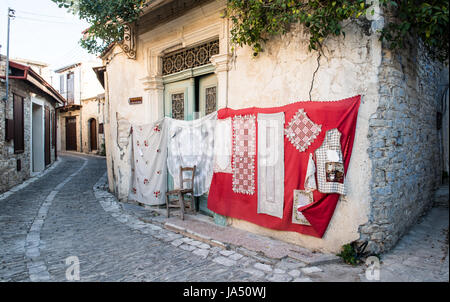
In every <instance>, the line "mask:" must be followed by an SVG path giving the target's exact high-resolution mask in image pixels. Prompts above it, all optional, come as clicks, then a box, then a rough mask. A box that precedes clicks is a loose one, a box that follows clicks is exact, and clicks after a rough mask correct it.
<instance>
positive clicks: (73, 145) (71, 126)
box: [66, 117, 77, 151]
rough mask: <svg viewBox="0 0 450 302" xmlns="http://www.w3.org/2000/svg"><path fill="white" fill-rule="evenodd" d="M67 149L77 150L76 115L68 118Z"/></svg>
mask: <svg viewBox="0 0 450 302" xmlns="http://www.w3.org/2000/svg"><path fill="white" fill-rule="evenodd" d="M66 150H74V151H76V150H77V120H76V118H75V117H67V118H66Z"/></svg>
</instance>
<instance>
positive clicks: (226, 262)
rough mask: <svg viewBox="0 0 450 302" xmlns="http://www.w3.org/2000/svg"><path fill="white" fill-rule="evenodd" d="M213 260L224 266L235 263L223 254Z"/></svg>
mask: <svg viewBox="0 0 450 302" xmlns="http://www.w3.org/2000/svg"><path fill="white" fill-rule="evenodd" d="M213 261H214V262H216V263H219V264H222V265H225V266H234V265H236V261H234V260H231V259H228V258H226V257H223V256H219V257H217V258H214V259H213Z"/></svg>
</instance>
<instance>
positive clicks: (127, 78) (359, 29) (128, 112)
mask: <svg viewBox="0 0 450 302" xmlns="http://www.w3.org/2000/svg"><path fill="white" fill-rule="evenodd" d="M225 6H226V1H222V0H217V1H181V0H173V1H170V0H169V1H154V2H153V3H152V4H151V5H150V6H149V7H147V8H146V10H145V11H144V13H143V15H142V16H141V17H140V18H139V20H138V21H137V22H136V24H131V25H129V26H128V27H127V31H126V33H125V35H126V37H125V39H124V42H122V43H117V44H114V45H111V46H110V47H109V49H108V50H107V51H105V52H104V53H103V55H102V59H103V62H104V65H105V66H106V71H105V74H104V77H105V96H106V105H105V106H106V111H105V134H106V150H107V152H106V153H107V165H108V180H109V189H110V190H111V191H112V192H114V193H115V194H116V195H117V197H118V198H119V199H120V200H126V199H127V196H128V191H129V188H130V173H131V172H130V170H131V168H130V154H131V144H130V143H129V141H130V135H129V129H130V124H131V123H136V124H146V123H150V122H154V121H157V120H158V119H159V118H161V117H163V116H164V115H165V114H167V112H168V110H169V111H170V110H171V108H170V107H171V103H172V102H173V101H174V99H173V98H174V95H175V96H176V95H177V94H179V92H180V91H181V92H182V93H184V97H185V99H184V104H185V105H186V106H188V107H189V106H191V108H194V109H192V110H191V111H189V112H188V116H186V117H185V118H190V119H192V118H194V117H195V113H196V112H197V116H202V115H204V113H205V112H206V111H207V110H208V108H206V107H205V106H206V105H205V102H204V99H205V98H206V97H208V93H209V94H210V95H209V97H212V99H213V100H214V101H213V104H212V106H213V108H214V109H220V108H225V107H229V108H233V109H240V108H247V107H253V106H256V107H276V106H282V105H286V104H289V103H293V102H296V101H301V100H313V101H326V100H340V99H344V98H347V97H351V96H354V95H361V96H362V100H361V105H360V108H359V113H358V118H357V128H356V137H355V141H354V146H353V153H352V158H351V161H350V166H349V168H348V171H347V176H346V182H347V184H348V193H347V195H346V196H345V198H344V197H343V198H341V200H340V201H339V202H338V204H337V207H336V209H335V212H334V216H333V218H332V220H331V222H330V224H329V226H328V229H327V231H326V233H325V235H324V236H323V238H315V237H311V236H307V235H303V234H299V233H296V232H284V231H274V230H271V229H267V228H264V227H261V226H258V225H255V224H252V223H249V222H246V221H243V220H239V219H235V218H231V217H227V218H226V220H227V224H228V225H231V226H232V227H236V228H241V229H245V230H248V231H251V232H255V233H258V234H263V235H266V236H270V237H273V238H276V239H280V240H284V241H287V242H291V243H294V244H298V245H301V246H304V247H307V248H311V249H316V250H321V251H328V252H338V251H339V250H340V249H341V247H342V245H344V244H347V243H350V242H353V241H359V242H364V241H367V242H368V243H369V244H368V249H369V250H371V251H373V252H382V251H386V250H388V249H390V248H391V247H393V246H394V245H395V243H396V242H397V241H398V239H399V238H400V237H401V236H402V235H403V234H404V233H405V232H406V231H407V230H408V228H409V227H410V226H411V225H412V224H414V223H415V222H416V221H417V219H418V217H419V216H420V215H421V214H422V213H423V212H424V211H425V210H426V209H428V208H429V207H430V205H431V202H432V196H433V193H434V191H435V189H436V188H437V187H438V186H439V185H440V183H441V177H442V171H441V170H442V169H441V167H442V161H443V159H442V156H441V152H440V147H439V143H440V142H439V137H440V131H441V130H438V128H437V127H436V124H437V112H438V111H440V109H439V108H440V107H439V102H440V99H441V94H442V93H443V91H444V90H443V89H444V88H445V85H447V86H448V75H447V74H448V69H446V68H445V67H444V66H443V65H442V64H440V63H438V62H435V61H433V60H431V59H430V58H429V55H428V54H427V52H426V51H425V50H424V48H423V47H422V46H421V45H420V43H411V45H410V46H409V47H406V48H404V49H403V50H401V51H396V52H393V51H391V50H389V49H388V48H387V47H386V45H384V44H383V43H382V42H381V41H380V40H379V34H378V33H377V30H378V29H380V28H381V27H382V26H383V24H384V23H383V17H382V16H381V15H380V16H378V17H372V19H370V20H369V17H368V19H367V20H360V21H358V22H353V23H350V24H348V25H347V27H346V36H345V38H344V37H342V36H341V37H332V38H328V40H327V41H326V43H325V47H324V49H325V50H324V55H323V56H321V57H320V58H318V54H317V53H316V52H310V51H309V50H308V35H307V34H306V33H305V32H304V30H303V28H302V27H301V26H298V25H297V24H293V25H292V27H291V30H290V31H289V32H288V33H287V34H286V35H284V36H281V37H275V38H272V39H271V40H269V41H268V42H267V44H266V45H265V51H264V52H263V53H261V54H260V55H259V56H258V57H257V58H253V57H252V50H251V49H250V48H249V47H242V48H237V49H235V50H234V51H232V48H231V45H230V26H231V24H230V23H231V22H230V21H229V20H228V19H227V18H223V17H222V12H223V10H224V8H225ZM205 49H208V50H209V51H204V50H205ZM191 52H193V53H195V54H196V55H199V53H200V52H203V53H202V54H201V56H206V57H207V60H205V61H204V62H203V63H201V64H199V66H196V67H195V66H194V67H192V68H181V69H180V68H178V67H177V64H176V63H175V60H176V58H177V57H178V56H179V55H180V56H187V54H188V53H191ZM184 59H187V58H186V57H185V58H184ZM208 59H209V60H208ZM318 63H319V65H318ZM316 69H317V71H316ZM315 71H316V72H315ZM314 74H315V78H314V81H313V80H312V79H313V75H314ZM312 82H313V83H312ZM312 84H313V85H312ZM135 97H140V98H142V103H141V104H137V105H131V104H130V103H129V99H130V98H135ZM170 112H171V111H170ZM185 112H186V111H185ZM446 127H448V125H447V126H446ZM444 128H445V127H444Z"/></svg>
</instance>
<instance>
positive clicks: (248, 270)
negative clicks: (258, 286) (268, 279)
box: [244, 268, 265, 278]
mask: <svg viewBox="0 0 450 302" xmlns="http://www.w3.org/2000/svg"><path fill="white" fill-rule="evenodd" d="M244 272H246V273H249V274H252V275H254V276H256V277H259V278H262V277H264V276H265V273H264V272H262V271H260V270H257V269H253V268H246V269H244Z"/></svg>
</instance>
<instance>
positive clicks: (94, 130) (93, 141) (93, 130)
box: [89, 119, 97, 151]
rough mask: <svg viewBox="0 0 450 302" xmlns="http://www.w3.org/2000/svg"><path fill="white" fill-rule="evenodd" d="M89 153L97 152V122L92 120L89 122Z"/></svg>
mask: <svg viewBox="0 0 450 302" xmlns="http://www.w3.org/2000/svg"><path fill="white" fill-rule="evenodd" d="M89 129H90V140H91V151H93V150H97V122H96V121H95V120H94V119H91V120H90V121H89Z"/></svg>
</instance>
